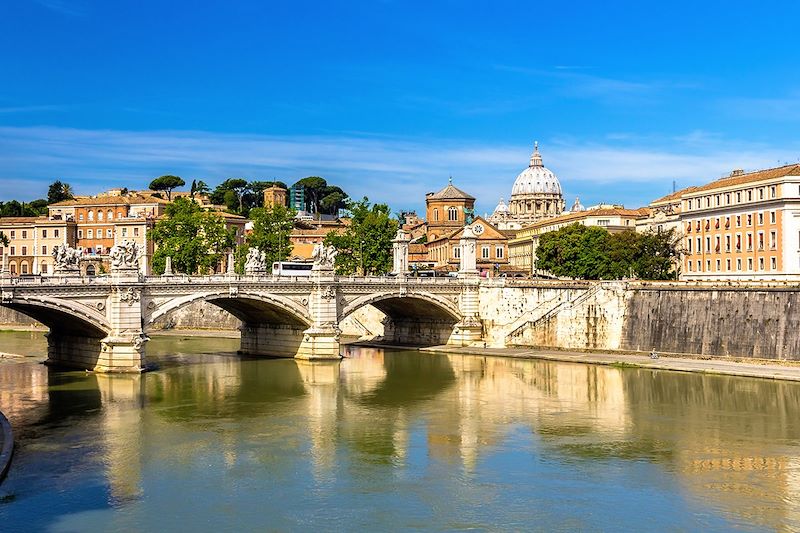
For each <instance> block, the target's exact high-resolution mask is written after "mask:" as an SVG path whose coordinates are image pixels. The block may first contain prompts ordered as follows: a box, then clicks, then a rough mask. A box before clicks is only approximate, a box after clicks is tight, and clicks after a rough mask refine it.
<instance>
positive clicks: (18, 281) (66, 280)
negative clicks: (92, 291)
mask: <svg viewBox="0 0 800 533" xmlns="http://www.w3.org/2000/svg"><path fill="white" fill-rule="evenodd" d="M110 283H111V277H110V276H30V277H16V278H15V277H8V278H0V285H5V286H10V285H22V286H25V287H29V286H42V285H44V286H48V287H52V286H60V285H108V284H110Z"/></svg>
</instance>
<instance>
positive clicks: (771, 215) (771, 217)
mask: <svg viewBox="0 0 800 533" xmlns="http://www.w3.org/2000/svg"><path fill="white" fill-rule="evenodd" d="M777 220H778V218H777V216H776V214H775V211H770V212H769V223H770V224H775V222H776V221H777Z"/></svg>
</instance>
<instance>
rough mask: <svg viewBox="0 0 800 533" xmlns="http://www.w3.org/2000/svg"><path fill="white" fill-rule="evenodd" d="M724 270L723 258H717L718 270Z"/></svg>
mask: <svg viewBox="0 0 800 533" xmlns="http://www.w3.org/2000/svg"><path fill="white" fill-rule="evenodd" d="M721 270H722V260H720V259H717V272H719V271H721Z"/></svg>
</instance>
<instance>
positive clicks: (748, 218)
mask: <svg viewBox="0 0 800 533" xmlns="http://www.w3.org/2000/svg"><path fill="white" fill-rule="evenodd" d="M747 225H748V226H752V225H753V215H747Z"/></svg>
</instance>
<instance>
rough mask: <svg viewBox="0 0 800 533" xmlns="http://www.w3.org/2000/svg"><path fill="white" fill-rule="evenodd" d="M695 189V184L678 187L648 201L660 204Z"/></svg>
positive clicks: (678, 197)
mask: <svg viewBox="0 0 800 533" xmlns="http://www.w3.org/2000/svg"><path fill="white" fill-rule="evenodd" d="M697 189H698V187H696V186H691V187H685V188H683V189H680V190H678V191H675V192H672V193H669V194H668V195H666V196H662V197H661V198H659V199H658V200H653V201H652V202H650V205H653V204H661V203H667V202H672V201H675V200H680V198H681V196H683V195H684V194H686V193H690V192H693V191H695V190H697Z"/></svg>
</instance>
